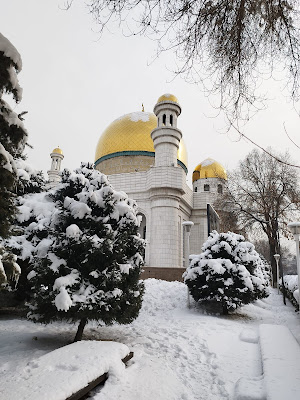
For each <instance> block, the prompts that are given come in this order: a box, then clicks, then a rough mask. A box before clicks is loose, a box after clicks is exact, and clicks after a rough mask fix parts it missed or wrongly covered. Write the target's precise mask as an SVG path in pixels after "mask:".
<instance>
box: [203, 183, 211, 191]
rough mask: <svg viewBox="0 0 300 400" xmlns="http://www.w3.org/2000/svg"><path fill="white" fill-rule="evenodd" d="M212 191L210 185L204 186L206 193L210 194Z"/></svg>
mask: <svg viewBox="0 0 300 400" xmlns="http://www.w3.org/2000/svg"><path fill="white" fill-rule="evenodd" d="M209 191H210V187H209V185H208V184H205V185H204V192H209Z"/></svg>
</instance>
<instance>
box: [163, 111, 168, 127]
mask: <svg viewBox="0 0 300 400" xmlns="http://www.w3.org/2000/svg"><path fill="white" fill-rule="evenodd" d="M166 122H167V116H166V114H164V115H163V125H166Z"/></svg>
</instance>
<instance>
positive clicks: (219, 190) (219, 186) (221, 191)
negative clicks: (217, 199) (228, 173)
mask: <svg viewBox="0 0 300 400" xmlns="http://www.w3.org/2000/svg"><path fill="white" fill-rule="evenodd" d="M218 193H220V194H222V193H223V186H222V185H218Z"/></svg>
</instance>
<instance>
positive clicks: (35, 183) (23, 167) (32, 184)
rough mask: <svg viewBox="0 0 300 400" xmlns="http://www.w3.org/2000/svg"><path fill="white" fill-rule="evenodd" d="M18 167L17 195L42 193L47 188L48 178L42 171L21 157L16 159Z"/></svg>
mask: <svg viewBox="0 0 300 400" xmlns="http://www.w3.org/2000/svg"><path fill="white" fill-rule="evenodd" d="M16 168H17V183H16V194H17V196H24V195H25V194H29V193H40V192H42V191H44V190H45V189H46V180H45V178H44V175H43V172H42V171H37V170H36V169H34V168H32V167H31V165H29V164H28V163H27V162H26V161H24V160H22V159H21V158H19V159H17V160H16ZM17 203H18V200H17Z"/></svg>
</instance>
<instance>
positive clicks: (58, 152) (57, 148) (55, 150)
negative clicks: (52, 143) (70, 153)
mask: <svg viewBox="0 0 300 400" xmlns="http://www.w3.org/2000/svg"><path fill="white" fill-rule="evenodd" d="M52 153H56V154H61V155H63V152H62V149H60V148H59V147H56V148H55V149H54V150H52Z"/></svg>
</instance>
